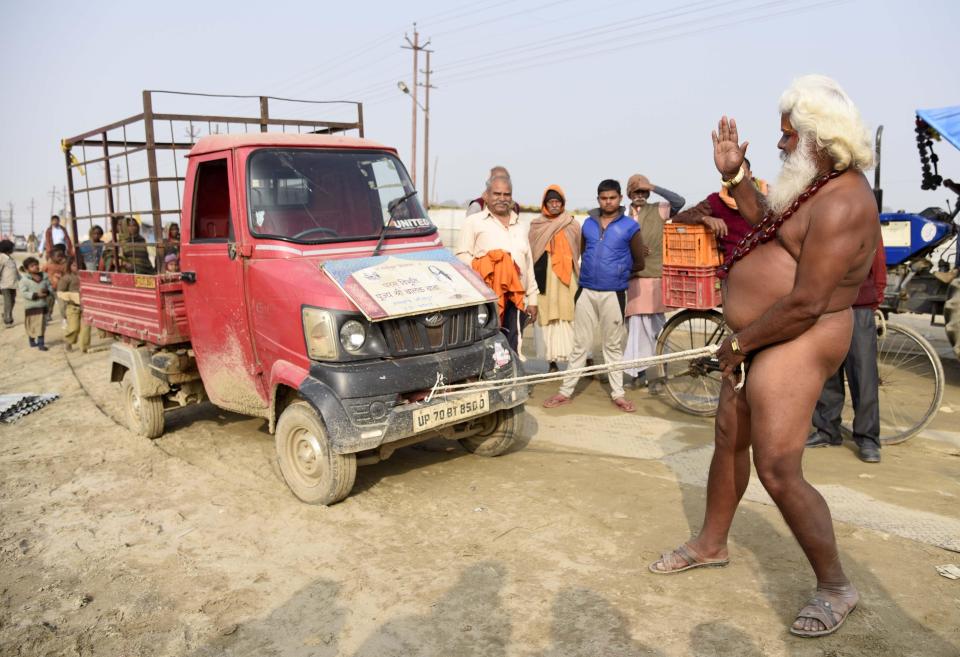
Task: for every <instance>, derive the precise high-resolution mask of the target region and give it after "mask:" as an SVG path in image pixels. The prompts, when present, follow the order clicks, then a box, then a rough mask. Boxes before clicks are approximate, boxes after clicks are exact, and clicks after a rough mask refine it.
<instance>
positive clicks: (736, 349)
mask: <svg viewBox="0 0 960 657" xmlns="http://www.w3.org/2000/svg"><path fill="white" fill-rule="evenodd" d="M730 350H731V351H732V352H733V353H735V354H736V355H738V356H745V355H746V354H744V353H743V349H741V348H740V340H739V339H738V338H737V334H736V333H734V334H733V335H731V336H730Z"/></svg>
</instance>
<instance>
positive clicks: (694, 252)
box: [663, 224, 721, 267]
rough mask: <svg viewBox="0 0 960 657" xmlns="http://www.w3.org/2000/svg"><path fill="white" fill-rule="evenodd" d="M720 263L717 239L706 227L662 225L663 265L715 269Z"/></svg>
mask: <svg viewBox="0 0 960 657" xmlns="http://www.w3.org/2000/svg"><path fill="white" fill-rule="evenodd" d="M720 262H721V260H720V252H719V251H718V250H717V237H716V235H714V233H713V231H712V230H710V229H709V228H707V227H706V226H701V225H691V224H665V225H664V227H663V264H665V265H671V266H673V267H715V266H716V265H719V264H720Z"/></svg>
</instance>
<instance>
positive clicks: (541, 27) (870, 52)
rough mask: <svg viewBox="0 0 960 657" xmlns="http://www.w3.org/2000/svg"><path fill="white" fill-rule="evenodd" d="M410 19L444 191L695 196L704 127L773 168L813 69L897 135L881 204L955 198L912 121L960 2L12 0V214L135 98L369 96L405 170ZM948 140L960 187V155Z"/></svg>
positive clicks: (951, 81)
mask: <svg viewBox="0 0 960 657" xmlns="http://www.w3.org/2000/svg"><path fill="white" fill-rule="evenodd" d="M413 21H418V23H419V30H420V32H421V35H422V37H423V38H424V39H426V38H429V39H431V47H432V48H433V49H434V51H435V52H434V54H433V61H432V68H433V70H434V79H433V81H434V84H435V85H436V86H437V89H435V90H433V92H432V96H431V105H432V107H431V145H430V155H431V169H432V168H433V164H434V158H436V162H437V164H438V175H437V178H436V182H437V186H436V194H435V196H434V197H435V198H436V199H437V200H446V199H455V200H458V201H464V200H466V199H468V198H472V197H474V196H476V195H477V194H478V193H479V192H480V191H481V187H482V184H483V181H484V179H485V178H486V173H487V170H488V168H489V167H490V166H491V165H493V164H504V165H506V166H507V167H509V168H510V170H511V173H512V175H513V178H514V185H515V196H516V197H517V198H518V199H519V200H520V201H521V202H523V203H531V204H536V203H538V202H539V198H540V195H541V194H542V191H543V189H544V188H545V187H546V185H548V184H551V183H557V184H560V185H561V186H563V187H564V188H565V189H566V191H567V193H568V196H569V200H570V205H571V206H572V207H577V206H586V205H588V204H590V203H592V199H593V197H594V196H595V190H596V185H597V183H598V182H599V181H600V180H601V179H603V178H607V177H613V178H618V179H619V180H621V182H624V183H625V182H626V178H627V177H628V176H629V175H630V174H631V173H634V172H641V173H644V174H646V175H647V176H649V177H650V178H651V179H652V180H653V181H654V182H655V183H658V184H661V185H663V186H665V187H668V188H670V189H672V190H674V191H676V192H679V193H680V194H682V195H684V196H685V197H686V199H687V201H688V202H689V203H694V202H697V201H699V200H700V199H702V198H703V197H705V196H706V195H707V194H708V193H709V192H711V191H713V190H714V189H715V188H716V187H717V173H716V171H715V170H714V167H713V163H712V152H711V147H710V140H709V134H710V130H711V128H712V127H713V126H714V125H715V124H716V120H717V119H718V118H719V116H720V115H721V114H723V113H727V114H730V115H732V116H735V117H736V118H737V120H738V122H739V123H740V125H741V129H742V132H743V134H744V136H745V138H747V139H749V140H750V141H751V146H750V153H749V155H750V157H751V160H752V161H753V165H754V171H755V172H756V173H758V174H759V175H761V176H763V177H766V178H774V177H775V176H776V173H777V170H778V168H779V160H778V159H777V151H776V148H775V145H776V141H777V139H778V136H779V132H778V130H779V117H778V115H777V99H778V97H779V95H780V93H781V91H782V90H783V89H784V88H785V87H786V86H787V85H788V84H789V82H790V80H791V79H792V78H794V77H796V76H798V75H801V74H805V73H812V72H818V73H824V74H827V75H830V76H833V77H835V78H837V79H838V80H839V81H840V82H841V84H842V85H843V86H844V87H845V88H846V90H847V92H848V93H849V94H850V95H851V96H852V97H853V99H854V100H855V101H856V102H857V104H858V105H859V107H860V110H861V112H862V114H863V116H864V118H865V120H866V121H867V122H868V123H869V124H870V125H871V126H872V127H875V126H877V125H879V124H883V125H884V126H885V128H884V142H883V146H884V151H883V187H884V189H885V201H886V204H887V205H890V206H893V207H896V208H907V209H914V210H919V209H922V208H924V207H926V206H929V205H941V206H942V205H943V203H944V201H945V199H947V198H948V196H949V195H948V193H947V192H946V191H944V190H943V189H940V190H938V191H936V192H923V191H921V190H920V163H919V159H918V154H917V150H916V146H915V142H914V133H913V112H914V110H915V109H916V108H918V107H942V106H946V105H957V104H960V67H958V66H957V62H958V60H960V47H958V46H957V41H956V26H957V25H958V24H960V2H957V1H956V0H930V1H925V0H914V1H912V2H893V1H888V2H881V1H877V2H872V1H869V0H850V1H848V2H842V1H841V2H824V1H822V0H821V1H817V0H783V1H778V2H771V1H769V0H768V1H764V0H744V1H740V0H731V1H728V2H723V3H717V2H714V1H713V0H710V1H702V2H685V1H683V0H678V1H677V2H668V1H666V0H656V1H649V2H647V1H638V0H632V1H627V0H620V1H616V0H592V1H590V2H588V1H586V0H560V1H548V0H475V1H473V2H463V1H462V0H453V1H451V2H443V3H441V2H417V1H415V0H414V1H408V2H403V3H398V2H381V1H373V2H353V3H348V2H324V1H320V2H317V1H313V2H293V1H288V0H274V1H273V2H271V3H268V4H266V5H262V4H261V5H256V6H254V5H250V6H249V8H247V7H246V5H244V4H243V3H236V2H216V1H212V0H208V1H203V2H196V1H191V2H185V1H182V0H167V1H166V2H163V3H155V2H151V3H146V2H136V1H132V2H131V1H127V2H107V1H97V0H90V1H88V2H82V3H79V2H52V1H44V0H32V1H30V2H26V1H22V0H6V1H5V2H3V3H2V6H0V23H2V25H3V37H2V42H0V61H2V62H3V64H2V67H3V68H2V74H0V75H2V78H0V82H2V87H0V88H2V89H3V92H4V93H3V102H2V103H0V119H2V120H0V126H2V136H0V144H2V155H3V157H2V158H0V208H2V209H3V210H4V211H6V208H7V203H8V202H12V203H13V204H14V216H15V218H16V225H17V227H18V231H19V232H24V231H25V230H27V229H28V228H29V210H28V206H29V204H30V200H31V198H33V199H35V202H36V207H37V211H36V217H37V226H38V228H39V227H41V226H44V225H46V221H47V218H48V214H49V209H50V196H49V191H50V188H51V186H54V185H56V186H58V187H59V186H62V185H63V184H65V177H64V171H63V156H62V154H61V152H60V149H59V140H60V138H62V137H65V136H69V135H74V134H77V133H80V132H82V131H85V130H88V129H91V128H94V127H97V126H99V125H102V124H105V123H109V122H111V121H114V120H117V119H119V118H121V117H125V116H128V115H131V114H135V113H137V112H138V111H139V109H140V105H139V103H140V93H139V92H140V90H142V89H176V90H186V91H205V92H220V93H241V94H269V95H276V96H284V97H294V98H307V99H321V100H323V99H340V98H349V99H355V100H360V101H363V102H364V108H365V118H366V126H367V136H368V137H370V138H372V139H375V140H377V141H380V142H383V143H386V144H391V145H394V146H397V147H399V149H400V154H401V157H403V158H404V160H405V161H407V162H408V158H409V154H410V100H409V97H407V96H404V95H403V94H401V93H400V91H399V90H398V89H397V86H396V83H397V81H399V80H404V81H406V82H407V84H410V82H411V80H410V78H411V68H412V64H411V57H410V52H409V51H408V50H402V49H401V46H402V45H403V43H404V41H403V37H404V33H405V32H406V33H408V34H410V36H412V30H411V24H412V22H413ZM185 109H186V108H185ZM199 109H200V110H201V111H205V110H206V109H207V108H206V107H203V108H199ZM227 109H229V110H232V111H233V112H238V111H246V112H249V113H251V114H253V113H255V112H256V108H255V106H247V107H245V108H241V107H239V106H237V105H235V104H228V107H227ZM937 151H938V153H939V154H940V156H941V158H942V161H941V171H942V172H943V173H944V175H945V176H947V177H951V176H952V177H954V178H960V154H958V153H957V151H956V150H954V149H953V148H952V147H950V146H949V145H948V144H946V143H943V144H941V145H939V148H938V149H937ZM418 169H420V173H422V151H421V159H420V161H419V162H418Z"/></svg>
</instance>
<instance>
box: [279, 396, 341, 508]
mask: <svg viewBox="0 0 960 657" xmlns="http://www.w3.org/2000/svg"><path fill="white" fill-rule="evenodd" d="M275 440H276V447H277V463H278V465H279V466H280V473H281V474H282V475H283V480H284V481H285V482H286V483H287V486H289V487H290V490H291V491H292V492H293V494H294V495H296V496H297V497H298V498H300V500H301V501H303V502H306V503H307V504H322V505H328V504H334V503H336V502H339V501H340V500H342V499H343V498H345V497H346V496H347V495H349V494H350V489H352V488H353V482H354V481H355V480H356V478H357V457H356V455H355V454H336V453H334V451H333V449H331V445H330V439H329V437H328V434H327V430H326V427H324V425H323V421H322V420H321V419H320V417H319V416H318V415H317V412H316V411H315V410H313V407H312V406H310V404H309V403H307V402H305V401H298V402H294V403H292V404H290V405H289V406H287V408H286V409H284V411H283V413H281V415H280V420H279V421H278V422H277V433H276V439H275Z"/></svg>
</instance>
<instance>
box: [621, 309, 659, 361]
mask: <svg viewBox="0 0 960 657" xmlns="http://www.w3.org/2000/svg"><path fill="white" fill-rule="evenodd" d="M664 324H666V319H665V318H664V316H663V313H651V314H649V315H631V316H630V317H628V318H627V346H626V348H625V349H624V352H623V359H624V360H636V359H638V358H649V357H650V356H654V355H656V352H657V336H659V335H660V331H662V330H663V325H664ZM646 369H647V368H646V367H643V368H636V369H630V370H626V373H627V374H629V375H630V376H640V373H641V372H643V371H645V370H646Z"/></svg>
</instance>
